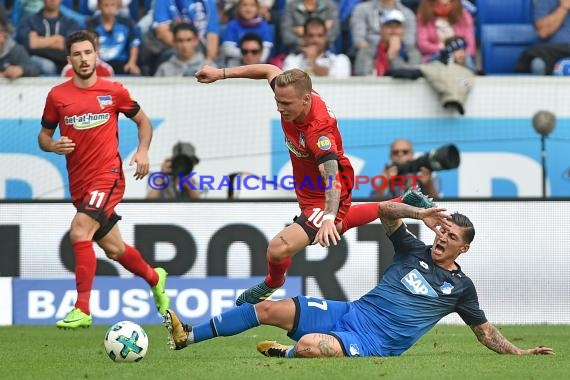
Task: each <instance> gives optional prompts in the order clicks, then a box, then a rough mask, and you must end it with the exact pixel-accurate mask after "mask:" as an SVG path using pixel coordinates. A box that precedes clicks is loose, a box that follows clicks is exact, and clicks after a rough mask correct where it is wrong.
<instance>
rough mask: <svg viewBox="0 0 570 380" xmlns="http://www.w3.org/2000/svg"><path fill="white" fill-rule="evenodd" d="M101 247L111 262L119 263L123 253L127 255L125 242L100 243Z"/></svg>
mask: <svg viewBox="0 0 570 380" xmlns="http://www.w3.org/2000/svg"><path fill="white" fill-rule="evenodd" d="M99 246H100V247H101V248H102V249H103V250H104V251H105V255H107V257H108V258H110V259H111V260H115V261H117V260H119V258H120V257H121V256H122V255H123V253H125V244H123V242H120V243H115V242H105V243H100V242H99Z"/></svg>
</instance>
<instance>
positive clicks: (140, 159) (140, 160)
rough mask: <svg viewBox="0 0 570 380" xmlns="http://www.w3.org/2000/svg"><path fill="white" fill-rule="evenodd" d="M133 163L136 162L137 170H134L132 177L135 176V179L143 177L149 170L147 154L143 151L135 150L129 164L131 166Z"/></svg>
mask: <svg viewBox="0 0 570 380" xmlns="http://www.w3.org/2000/svg"><path fill="white" fill-rule="evenodd" d="M135 163H136V164H137V170H136V171H135V174H134V175H133V177H135V179H137V180H139V179H143V178H144V177H145V176H146V175H147V174H148V172H149V170H150V165H149V162H148V154H147V153H144V152H139V151H138V150H137V151H136V153H135V154H133V158H131V162H130V163H129V166H133V164H135Z"/></svg>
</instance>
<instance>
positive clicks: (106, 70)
mask: <svg viewBox="0 0 570 380" xmlns="http://www.w3.org/2000/svg"><path fill="white" fill-rule="evenodd" d="M88 32H89V33H91V34H93V40H94V41H95V51H96V52H97V60H96V61H95V72H96V73H97V76H100V77H107V78H108V77H112V76H114V75H115V71H114V70H113V67H112V66H111V65H109V64H108V63H107V62H105V61H103V60H102V59H101V57H100V56H99V34H98V33H97V31H95V30H89V31H88ZM73 73H74V71H73V65H72V64H71V63H68V64H67V65H66V66H65V67H64V68H63V70H61V76H62V77H69V78H71V77H72V76H73Z"/></svg>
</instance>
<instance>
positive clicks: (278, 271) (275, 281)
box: [265, 257, 293, 288]
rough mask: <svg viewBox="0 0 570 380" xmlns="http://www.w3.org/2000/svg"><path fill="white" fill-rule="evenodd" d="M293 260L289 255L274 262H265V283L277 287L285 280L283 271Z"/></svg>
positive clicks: (285, 270)
mask: <svg viewBox="0 0 570 380" xmlns="http://www.w3.org/2000/svg"><path fill="white" fill-rule="evenodd" d="M292 261H293V260H292V259H291V258H290V257H287V258H286V259H283V260H281V261H276V262H271V261H268V262H267V268H268V269H269V274H268V275H267V276H266V277H265V283H266V284H267V286H269V287H272V288H278V287H280V286H281V285H283V283H284V282H285V272H287V269H289V267H290V266H291V262H292Z"/></svg>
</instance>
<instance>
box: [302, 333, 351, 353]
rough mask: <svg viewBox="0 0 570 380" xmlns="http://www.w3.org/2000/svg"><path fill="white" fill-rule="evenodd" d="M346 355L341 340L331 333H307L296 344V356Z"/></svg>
mask: <svg viewBox="0 0 570 380" xmlns="http://www.w3.org/2000/svg"><path fill="white" fill-rule="evenodd" d="M341 356H344V353H343V352H342V348H341V346H340V342H339V341H338V340H337V339H336V338H335V337H334V336H332V335H329V334H306V335H303V336H302V337H301V339H299V341H298V342H297V344H296V345H295V357H298V358H328V357H341Z"/></svg>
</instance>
